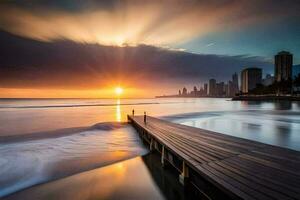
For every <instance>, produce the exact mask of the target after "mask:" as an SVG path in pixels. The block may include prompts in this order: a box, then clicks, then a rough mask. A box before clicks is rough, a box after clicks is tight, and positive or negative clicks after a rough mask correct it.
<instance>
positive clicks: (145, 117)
mask: <svg viewBox="0 0 300 200" xmlns="http://www.w3.org/2000/svg"><path fill="white" fill-rule="evenodd" d="M144 123H145V124H146V112H144Z"/></svg>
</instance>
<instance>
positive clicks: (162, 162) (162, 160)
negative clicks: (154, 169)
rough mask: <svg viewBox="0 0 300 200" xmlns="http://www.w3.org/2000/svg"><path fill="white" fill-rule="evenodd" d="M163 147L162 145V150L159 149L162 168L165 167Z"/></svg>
mask: <svg viewBox="0 0 300 200" xmlns="http://www.w3.org/2000/svg"><path fill="white" fill-rule="evenodd" d="M165 155H166V153H165V146H164V145H162V149H161V165H162V167H165Z"/></svg>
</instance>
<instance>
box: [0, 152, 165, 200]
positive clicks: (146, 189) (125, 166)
mask: <svg viewBox="0 0 300 200" xmlns="http://www.w3.org/2000/svg"><path fill="white" fill-rule="evenodd" d="M4 199H23V200H27V199H28V200H31V199H46V200H47V199H55V200H60V199H62V200H64V199H72V200H87V199H130V200H132V199H158V200H159V199H164V197H163V195H162V193H161V192H160V190H159V189H158V188H157V186H156V184H155V183H154V182H153V180H152V178H151V175H150V174H149V172H148V170H147V168H146V166H145V165H144V163H143V160H142V159H141V157H137V158H134V159H130V160H127V161H123V162H120V163H116V164H113V165H110V166H107V167H103V168H99V169H95V170H91V171H87V172H84V173H80V174H77V175H74V176H70V177H67V178H64V179H60V180H57V181H54V182H50V183H47V184H43V185H38V186H35V187H32V188H29V189H27V190H24V191H21V192H18V193H16V194H13V195H11V196H9V197H7V198H4Z"/></svg>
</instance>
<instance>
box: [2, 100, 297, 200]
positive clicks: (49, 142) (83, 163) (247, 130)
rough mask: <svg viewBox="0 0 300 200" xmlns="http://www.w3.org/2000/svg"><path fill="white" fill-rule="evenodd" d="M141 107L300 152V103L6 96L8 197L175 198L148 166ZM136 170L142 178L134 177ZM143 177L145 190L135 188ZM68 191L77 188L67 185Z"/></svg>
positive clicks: (4, 170) (175, 119) (4, 164)
mask: <svg viewBox="0 0 300 200" xmlns="http://www.w3.org/2000/svg"><path fill="white" fill-rule="evenodd" d="M133 109H134V110H135V114H136V115H138V114H143V113H144V111H145V112H146V113H147V115H151V116H155V117H159V118H162V119H165V120H169V121H172V122H174V123H180V124H185V125H188V126H194V127H198V128H203V129H208V130H212V131H216V132H220V133H223V134H228V135H232V136H236V137H241V138H246V139H250V140H255V141H259V142H262V143H267V144H271V145H275V146H281V147H284V148H290V149H294V150H297V151H300V102H287V101H278V102H241V101H230V99H225V98H195V99H193V98H170V99H1V100H0V125H1V126H0V197H6V198H8V199H17V197H20V195H21V196H22V199H26V197H27V198H28V199H32V198H34V197H36V198H38V197H40V198H41V197H43V198H42V199H45V198H48V199H66V198H68V199H70V198H72V199H76V198H77V199H92V198H99V197H100V199H103V198H104V199H118V198H123V199H126V198H127V199H130V198H134V197H140V196H139V195H143V197H145V199H147V198H146V197H148V198H149V199H153V198H155V199H165V198H168V193H166V191H164V189H162V188H161V187H160V186H159V185H158V184H157V183H156V182H155V181H153V178H151V177H152V175H151V172H149V171H151V170H149V169H147V167H145V166H147V165H145V159H146V160H147V157H145V156H147V155H148V148H147V147H145V145H144V144H143V143H142V141H141V140H140V138H139V137H138V135H137V134H136V132H135V130H134V129H133V128H132V127H131V126H130V125H128V124H127V123H126V121H127V114H131V112H132V110H133ZM134 175H138V177H139V178H138V177H136V178H132V180H131V181H130V183H131V184H129V183H128V177H132V176H134ZM107 176H109V177H110V178H108V177H107ZM122 177H123V178H122ZM124 177H127V178H124ZM103 181H104V182H105V183H106V184H105V185H106V186H105V185H104V184H103ZM83 182H84V183H85V184H84V185H80V184H79V183H81V184H82V183H83ZM137 184H138V185H139V187H140V188H141V189H140V191H139V192H138V191H137V190H134V189H132V188H131V187H133V188H134V185H137ZM95 185H98V187H99V188H100V189H99V188H98V189H95ZM107 185H109V186H110V188H106V187H108V186H107ZM58 186H59V187H58ZM83 187H84V188H83ZM174 187H179V186H177V185H175V186H174ZM74 188H77V189H76V190H75V189H74ZM80 188H82V189H80ZM101 188H106V190H107V193H105V194H104V193H103V191H102V190H101ZM66 190H70V192H69V193H68V192H62V191H66ZM83 190H84V191H85V192H86V191H89V193H88V194H86V193H85V192H84V191H83ZM109 191H110V192H109ZM115 191H119V193H118V195H117V196H116V193H115ZM53 194H56V195H58V196H51V195H53ZM78 194H82V195H83V196H78ZM35 195H36V196H35ZM41 195H42V196H41ZM66 195H68V196H66ZM132 195H136V196H132ZM52 197H53V198H52ZM78 197H80V198H78ZM181 199H184V196H183V198H181Z"/></svg>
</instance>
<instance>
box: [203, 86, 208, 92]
mask: <svg viewBox="0 0 300 200" xmlns="http://www.w3.org/2000/svg"><path fill="white" fill-rule="evenodd" d="M203 90H204V95H208V93H207V83H205V84H204V88H203Z"/></svg>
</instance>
